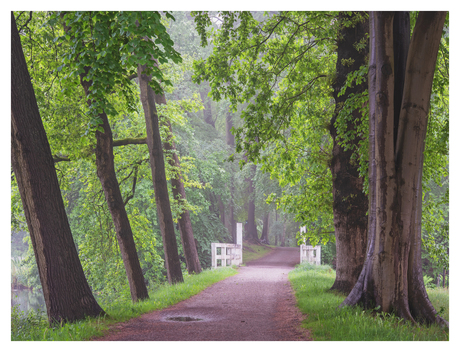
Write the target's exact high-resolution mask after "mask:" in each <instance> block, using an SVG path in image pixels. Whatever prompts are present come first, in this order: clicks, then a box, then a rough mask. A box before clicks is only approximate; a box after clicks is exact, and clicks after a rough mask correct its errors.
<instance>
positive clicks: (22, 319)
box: [11, 267, 237, 341]
mask: <svg viewBox="0 0 460 352" xmlns="http://www.w3.org/2000/svg"><path fill="white" fill-rule="evenodd" d="M236 273H237V271H236V270H235V269H233V268H230V267H227V268H222V269H217V270H204V271H203V272H201V273H200V274H198V275H184V282H183V283H179V284H175V285H169V284H164V285H161V286H158V287H156V288H155V289H153V290H151V291H152V292H149V296H150V298H149V299H148V300H144V301H141V302H137V303H132V302H131V300H130V299H129V298H128V297H119V298H118V299H117V300H113V301H111V302H110V300H109V299H107V298H106V299H105V300H104V301H101V302H99V304H100V305H101V307H102V308H103V309H104V311H105V312H106V313H107V316H105V317H98V318H86V319H85V320H82V321H78V322H75V323H69V324H63V325H55V326H52V327H50V326H49V324H48V319H47V317H46V314H45V312H43V311H33V310H30V311H28V312H21V311H20V310H19V309H18V307H17V306H14V307H13V308H12V310H11V340H12V341H82V340H89V339H91V338H94V337H97V336H102V335H103V334H104V332H105V331H106V330H107V329H108V327H109V326H110V325H112V324H115V323H119V322H123V321H126V320H128V319H131V318H134V317H137V316H139V315H141V314H144V313H147V312H150V311H154V310H159V309H163V308H166V307H169V306H171V305H173V304H176V303H178V302H180V301H183V300H185V299H187V298H189V297H191V296H193V295H196V294H197V293H199V292H201V291H202V290H204V289H205V288H206V287H209V286H211V285H212V284H214V283H216V282H218V281H221V280H223V279H225V278H227V277H229V276H232V275H235V274H236Z"/></svg>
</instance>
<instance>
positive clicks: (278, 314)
mask: <svg viewBox="0 0 460 352" xmlns="http://www.w3.org/2000/svg"><path fill="white" fill-rule="evenodd" d="M298 263H299V249H298V248H282V247H278V248H276V249H275V250H274V251H273V252H271V253H270V254H268V255H266V256H265V257H263V258H261V259H258V260H254V261H252V262H250V263H248V264H247V266H245V267H242V268H240V269H239V273H238V274H237V275H235V276H232V277H229V278H227V279H225V280H223V281H220V282H218V283H216V284H214V285H212V286H211V287H208V288H207V289H205V290H204V291H202V292H201V293H199V294H197V295H195V296H193V297H191V298H189V299H187V300H185V301H182V302H180V303H178V304H176V305H174V306H171V307H169V308H166V309H163V310H161V311H155V312H152V313H147V314H144V315H142V316H140V317H138V318H134V319H131V320H129V321H127V322H125V323H120V324H117V325H115V326H114V327H112V328H111V331H110V332H109V333H108V334H107V335H105V336H104V337H102V338H98V339H96V340H105V341H114V340H121V341H192V340H193V341H222V340H224V341H287V340H290V341H292V340H297V341H298V340H309V335H308V331H305V330H303V329H300V328H299V325H300V322H301V321H302V319H303V318H304V317H303V316H302V314H301V313H300V312H299V310H298V309H297V307H296V306H295V298H294V295H293V292H292V290H291V287H290V284H289V281H288V278H287V274H288V272H289V271H290V270H292V269H293V268H294V265H295V264H298ZM183 317H188V318H192V319H200V320H194V321H176V320H171V318H173V319H183Z"/></svg>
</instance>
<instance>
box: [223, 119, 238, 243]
mask: <svg viewBox="0 0 460 352" xmlns="http://www.w3.org/2000/svg"><path fill="white" fill-rule="evenodd" d="M232 127H233V114H232V113H231V112H230V111H228V112H227V116H226V118H225V134H226V141H227V145H228V147H229V149H230V153H233V152H234V150H235V136H234V135H233V134H232V132H231V129H232ZM231 170H232V172H231V175H230V204H229V212H230V215H229V216H228V219H229V228H228V229H229V232H230V234H231V236H232V239H233V243H236V221H235V206H234V197H235V185H234V183H235V173H234V171H233V163H232V165H231Z"/></svg>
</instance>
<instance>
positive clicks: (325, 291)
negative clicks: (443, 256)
mask: <svg viewBox="0 0 460 352" xmlns="http://www.w3.org/2000/svg"><path fill="white" fill-rule="evenodd" d="M289 279H290V281H291V284H292V287H293V288H294V290H295V295H296V299H297V304H298V306H299V308H300V310H301V311H302V313H304V314H306V315H307V318H306V319H305V320H304V321H303V323H302V326H303V327H304V328H306V329H308V330H310V331H311V336H312V337H313V339H314V340H318V341H441V340H442V341H446V340H449V331H448V329H447V328H440V327H438V326H434V325H432V326H425V325H414V324H411V323H409V322H406V321H404V320H402V319H400V318H398V317H396V316H395V315H392V314H388V313H378V312H376V311H365V310H363V309H362V308H361V307H344V308H342V309H337V307H338V306H339V305H340V303H342V302H343V300H344V299H345V298H346V297H345V296H344V295H341V294H337V293H336V292H332V291H329V288H330V287H331V286H332V284H333V283H334V280H335V271H334V270H332V269H331V268H330V267H329V266H327V265H320V266H315V265H311V264H307V263H305V264H302V265H300V266H298V267H297V268H296V269H294V270H292V271H291V272H290V273H289ZM427 292H428V295H429V297H430V300H431V302H432V303H433V305H434V307H435V308H436V310H437V311H438V312H439V313H440V315H441V316H442V317H443V318H444V319H446V320H448V319H449V292H448V290H444V289H428V290H427Z"/></svg>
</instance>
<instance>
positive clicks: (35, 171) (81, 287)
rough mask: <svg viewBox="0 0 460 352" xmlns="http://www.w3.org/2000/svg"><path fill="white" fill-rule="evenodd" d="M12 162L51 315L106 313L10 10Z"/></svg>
mask: <svg viewBox="0 0 460 352" xmlns="http://www.w3.org/2000/svg"><path fill="white" fill-rule="evenodd" d="M11 164H12V166H13V170H14V175H15V177H16V180H17V183H18V188H19V192H20V194H21V200H22V204H23V208H24V214H25V217H26V220H27V226H28V228H29V233H30V239H31V241H32V246H33V250H34V254H35V260H36V262H37V267H38V274H39V276H40V282H41V285H42V288H43V296H44V299H45V304H46V312H47V314H48V320H49V322H50V323H53V322H73V321H76V320H79V319H84V318H85V317H87V316H91V317H96V316H98V315H101V314H105V313H104V311H103V310H102V308H101V307H100V306H99V304H98V303H97V302H96V300H95V299H94V296H93V294H92V293H91V289H90V287H89V285H88V282H87V281H86V278H85V274H84V272H83V268H82V266H81V263H80V259H79V258H78V254H77V250H76V247H75V243H74V241H73V238H72V233H71V230H70V226H69V222H68V219H67V215H66V212H65V207H64V202H63V201H62V195H61V191H60V189H59V183H58V179H57V176H56V170H55V168H54V162H53V158H52V156H51V149H50V146H49V144H48V139H47V137H46V133H45V129H44V127H43V123H42V120H41V118H40V113H39V110H38V105H37V101H36V98H35V93H34V90H33V87H32V83H31V79H30V76H29V72H28V70H27V64H26V61H25V58H24V53H23V51H22V45H21V39H20V37H19V33H18V29H17V27H16V21H15V18H14V15H13V12H12V13H11Z"/></svg>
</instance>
